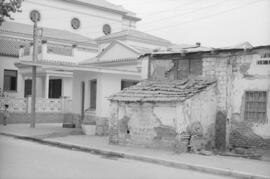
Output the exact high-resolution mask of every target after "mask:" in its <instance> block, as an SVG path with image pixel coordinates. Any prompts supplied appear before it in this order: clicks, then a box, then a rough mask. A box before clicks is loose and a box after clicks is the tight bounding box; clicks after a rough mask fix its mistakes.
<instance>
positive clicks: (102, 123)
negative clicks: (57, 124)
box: [63, 113, 109, 136]
mask: <svg viewBox="0 0 270 179" xmlns="http://www.w3.org/2000/svg"><path fill="white" fill-rule="evenodd" d="M63 122H64V123H73V124H75V125H76V127H81V124H83V125H93V123H95V124H96V135H97V136H108V135H109V122H108V118H106V117H99V116H96V115H95V114H86V115H85V116H84V120H83V121H81V115H80V114H72V113H68V114H65V115H64V121H63Z"/></svg>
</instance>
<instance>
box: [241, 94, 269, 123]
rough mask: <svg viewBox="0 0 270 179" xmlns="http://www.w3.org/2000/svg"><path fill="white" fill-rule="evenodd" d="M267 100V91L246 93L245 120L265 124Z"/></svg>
mask: <svg viewBox="0 0 270 179" xmlns="http://www.w3.org/2000/svg"><path fill="white" fill-rule="evenodd" d="M266 99H267V93H266V91H246V94H245V116H244V119H245V120H246V121H251V122H258V123H265V122H266V105H267V100H266Z"/></svg>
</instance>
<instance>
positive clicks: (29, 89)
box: [24, 80, 32, 97]
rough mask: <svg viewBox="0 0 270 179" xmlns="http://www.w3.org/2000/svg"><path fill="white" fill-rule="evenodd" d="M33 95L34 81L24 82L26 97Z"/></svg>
mask: <svg viewBox="0 0 270 179" xmlns="http://www.w3.org/2000/svg"><path fill="white" fill-rule="evenodd" d="M30 95H32V80H25V81H24V97H27V96H30Z"/></svg>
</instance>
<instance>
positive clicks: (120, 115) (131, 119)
mask: <svg viewBox="0 0 270 179" xmlns="http://www.w3.org/2000/svg"><path fill="white" fill-rule="evenodd" d="M215 92H216V91H215V87H214V86H212V87H209V88H208V89H207V90H205V91H203V92H201V93H200V94H197V95H195V96H194V97H193V98H191V99H188V100H186V101H185V102H178V103H174V102H169V103H168V102H166V103H124V102H112V103H111V109H112V110H111V118H110V123H109V126H110V142H111V143H117V144H124V145H141V146H146V147H160V148H164V147H166V148H168V147H169V148H173V147H175V143H176V142H177V140H179V139H180V138H181V135H182V134H183V133H186V132H188V129H189V127H190V126H191V125H192V124H193V123H195V122H199V123H200V124H201V126H202V128H203V139H204V141H205V144H206V143H208V144H209V143H210V145H212V146H213V145H214V144H213V141H214V139H213V138H214V128H215V117H216V96H215Z"/></svg>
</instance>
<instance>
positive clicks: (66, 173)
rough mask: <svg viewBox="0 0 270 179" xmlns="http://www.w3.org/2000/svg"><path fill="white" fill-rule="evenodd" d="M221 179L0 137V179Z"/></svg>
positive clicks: (219, 178)
mask: <svg viewBox="0 0 270 179" xmlns="http://www.w3.org/2000/svg"><path fill="white" fill-rule="evenodd" d="M23 178H27V179H32V178H33V179H45V178H50V179H54V178H65V179H68V178H76V179H80V178H87V179H107V178H108V179H114V178H115V179H120V178H124V179H129V178H130V179H144V178H145V179H146V178H147V179H152V178H153V179H161V178H164V179H174V178H175V179H176V178H177V179H179V178H181V179H185V178H187V179H191V178H192V179H193V178H195V179H197V178H200V179H203V178H205V179H221V178H223V179H225V178H228V177H224V176H217V175H212V174H206V173H200V172H195V171H191V170H183V169H178V168H170V167H165V166H161V165H156V164H150V163H144V162H140V161H133V160H128V159H123V158H117V157H110V156H102V155H94V154H90V153H85V152H80V151H73V150H68V149H62V148H57V147H53V146H47V145H43V144H38V143H34V142H31V141H24V140H20V139H15V138H11V137H5V136H0V179H23Z"/></svg>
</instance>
